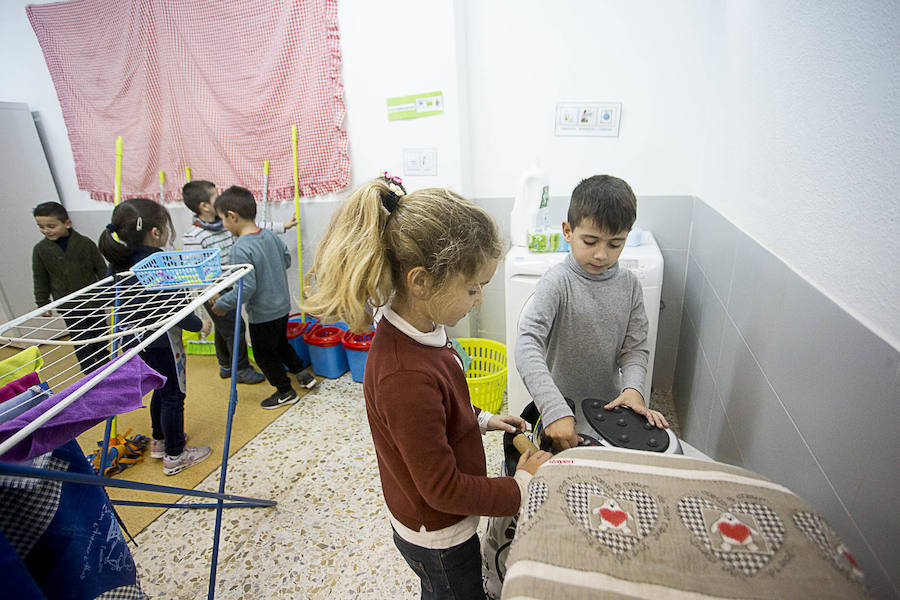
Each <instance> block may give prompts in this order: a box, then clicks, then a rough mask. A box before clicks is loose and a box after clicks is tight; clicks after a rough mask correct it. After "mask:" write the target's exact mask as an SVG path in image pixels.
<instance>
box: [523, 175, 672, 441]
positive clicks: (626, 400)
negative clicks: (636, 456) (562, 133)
mask: <svg viewBox="0 0 900 600" xmlns="http://www.w3.org/2000/svg"><path fill="white" fill-rule="evenodd" d="M636 218H637V199H636V198H635V196H634V192H632V191H631V187H630V186H629V185H628V184H627V183H626V182H625V181H623V180H621V179H619V178H617V177H611V176H609V175H595V176H593V177H589V178H588V179H585V180H584V181H582V182H581V183H579V184H578V186H577V187H576V188H575V190H574V191H573V192H572V200H571V202H570V203H569V212H568V215H567V219H568V220H567V221H564V222H563V224H562V226H563V235H564V236H565V239H566V241H567V242H569V244H570V245H571V253H570V254H569V255H568V256H566V258H565V260H564V261H563V262H561V263H559V264H557V265H554V266H553V267H551V268H550V269H549V270H548V271H547V272H546V273H545V274H544V276H543V277H542V278H541V280H540V281H539V282H538V284H537V288H536V290H535V293H534V298H533V300H532V302H531V304H529V305H528V307H527V308H526V309H525V312H524V313H523V315H522V318H521V320H520V321H519V332H518V340H517V342H516V348H515V360H516V368H517V369H518V370H519V373H520V374H521V375H522V379H523V381H524V382H525V387H526V388H527V389H528V393H529V394H530V395H531V397H532V398H533V399H534V403H535V405H536V406H537V408H538V410H539V411H540V412H541V419H542V421H543V423H544V428H545V429H544V431H545V433H546V435H548V436H549V437H550V438H551V439H552V440H553V446H554V449H555V450H564V449H566V448H571V447H574V446H577V445H578V443H579V441H580V438H579V436H578V433H577V431H583V432H584V433H587V430H586V429H582V428H580V427H578V425H582V426H584V427H590V426H589V425H587V424H586V421H585V419H584V414H583V413H582V411H581V401H582V400H583V399H585V398H600V399H603V400H607V401H608V402H607V404H606V405H605V406H604V408H606V409H607V410H612V409H613V408H615V407H616V406H627V407H629V408H631V409H632V410H633V411H634V412H636V413H638V414H640V415H644V416H646V417H647V420H648V421H649V422H650V423H651V424H653V425H655V426H656V427H668V423H667V422H666V419H665V418H664V417H663V416H662V414H661V413H659V412H658V411H655V410H650V409H648V408H647V402H646V401H645V399H646V398H647V397H648V395H649V393H650V390H645V389H644V378H645V376H646V374H647V362H648V359H649V355H650V351H649V345H648V343H647V327H648V325H647V315H646V313H645V311H644V300H643V293H642V291H641V284H640V282H639V281H638V279H637V277H636V276H635V275H634V274H633V273H632V272H631V271H629V270H628V269H624V268H620V267H619V264H618V260H619V255H620V254H621V253H622V250H623V248H624V247H625V239H626V238H627V237H628V232H629V231H631V227H632V225H634V221H635V219H636ZM566 398H569V399H571V400H573V401H574V403H575V411H574V413H573V410H572V409H571V408H570V406H569V404H568V403H567V402H566V400H565V399H566ZM576 421H577V423H576Z"/></svg>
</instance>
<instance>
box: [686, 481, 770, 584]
mask: <svg viewBox="0 0 900 600" xmlns="http://www.w3.org/2000/svg"><path fill="white" fill-rule="evenodd" d="M678 515H679V516H680V517H681V521H682V522H683V523H684V526H685V527H687V529H688V530H689V531H690V532H691V533H692V534H694V536H695V537H696V538H697V539H698V540H699V541H700V543H701V544H702V545H703V547H704V548H705V549H706V550H707V551H708V553H709V554H711V555H712V556H714V557H715V558H716V559H717V560H718V561H719V562H720V563H721V564H723V565H724V566H725V567H726V568H728V569H729V570H731V571H736V572H738V573H742V574H744V575H748V576H750V575H755V574H756V573H758V572H759V570H760V569H762V568H763V567H764V566H766V565H767V564H768V563H769V561H770V560H771V559H772V557H773V556H774V555H775V553H776V552H777V551H778V549H779V548H781V546H782V544H783V543H784V534H785V530H784V523H783V522H782V521H781V519H780V518H779V517H778V515H777V514H775V511H773V510H772V509H771V508H769V507H768V506H765V505H763V504H758V503H755V502H738V503H736V504H733V505H731V506H727V507H721V506H717V505H716V504H714V503H713V502H711V501H710V500H707V499H706V498H698V497H694V496H685V497H683V498H681V499H680V500H679V501H678Z"/></svg>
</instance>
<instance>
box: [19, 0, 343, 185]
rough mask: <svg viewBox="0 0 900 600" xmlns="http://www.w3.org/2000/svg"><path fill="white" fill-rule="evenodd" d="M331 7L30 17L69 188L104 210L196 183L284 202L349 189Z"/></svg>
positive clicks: (256, 1) (315, 2)
mask: <svg viewBox="0 0 900 600" xmlns="http://www.w3.org/2000/svg"><path fill="white" fill-rule="evenodd" d="M337 6H338V2H337V0H302V1H301V0H242V1H241V2H206V1H204V0H154V1H153V2H145V1H142V0H122V1H121V2H108V1H106V0H71V1H69V2H56V3H52V4H39V5H30V6H28V7H27V8H26V12H27V14H28V18H29V20H30V21H31V26H32V28H33V29H34V32H35V34H36V35H37V39H38V42H39V43H40V45H41V49H42V50H43V52H44V58H45V60H46V62H47V66H48V68H49V70H50V76H51V77H52V79H53V83H54V85H55V86H56V92H57V95H58V96H59V102H60V105H61V107H62V112H63V117H64V119H65V122H66V127H67V129H68V133H69V140H70V142H71V144H72V153H73V155H74V159H75V171H76V174H77V177H78V185H79V187H80V188H81V189H84V190H88V191H90V193H91V197H92V198H94V199H97V200H106V201H112V200H113V194H114V191H113V190H114V177H115V173H114V171H115V169H114V167H115V140H116V136H122V138H123V140H124V153H123V154H124V157H123V161H122V191H123V196H124V197H126V198H127V197H135V196H144V197H150V198H159V197H160V187H159V179H158V174H159V171H165V172H166V175H167V176H166V191H165V195H164V200H165V201H180V198H181V187H182V186H183V185H184V183H185V175H184V167H185V166H189V167H190V168H191V175H192V177H193V178H194V179H208V180H211V181H215V182H216V183H217V184H219V185H221V186H229V185H241V186H244V187H246V188H248V189H250V190H251V191H252V192H253V193H254V195H256V196H257V197H258V198H259V199H261V198H262V186H263V162H264V161H265V160H269V161H270V171H269V195H268V198H269V200H271V201H280V200H287V199H290V198H293V193H294V192H293V159H292V149H291V124H296V125H297V128H298V164H299V170H300V173H299V180H300V194H301V195H303V196H310V195H315V194H324V193H328V192H334V191H337V190H340V189H343V188H344V187H346V186H347V185H348V183H349V180H350V160H349V156H348V149H347V148H348V146H347V134H346V131H345V130H344V127H343V120H344V113H345V108H344V99H343V96H344V92H343V83H342V81H341V54H340V36H339V32H338V24H337Z"/></svg>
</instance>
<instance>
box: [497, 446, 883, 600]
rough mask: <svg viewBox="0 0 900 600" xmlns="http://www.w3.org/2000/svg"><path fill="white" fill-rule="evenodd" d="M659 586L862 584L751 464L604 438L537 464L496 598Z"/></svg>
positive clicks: (726, 590) (801, 508)
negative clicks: (625, 445) (615, 444)
mask: <svg viewBox="0 0 900 600" xmlns="http://www.w3.org/2000/svg"><path fill="white" fill-rule="evenodd" d="M693 594H700V596H693ZM670 596H671V597H717V598H760V599H763V598H766V599H768V598H819V599H823V598H835V599H837V598H840V599H849V598H866V597H868V594H867V592H866V589H865V586H864V584H863V574H862V572H861V571H860V569H859V567H858V566H857V564H856V561H855V560H854V559H853V556H852V555H851V554H850V552H849V550H848V549H847V548H846V547H845V546H844V544H843V543H842V542H841V540H840V539H839V538H838V537H837V535H836V534H835V532H834V531H833V530H832V529H831V527H829V525H828V524H827V523H826V522H825V520H824V519H823V518H822V517H820V516H819V515H818V514H816V512H815V511H814V510H813V509H812V508H811V507H810V506H809V505H808V504H807V503H806V502H804V501H803V500H801V499H800V498H798V497H797V496H796V495H794V494H793V493H792V492H791V491H790V490H788V489H787V488H784V487H782V486H780V485H778V484H775V483H773V482H771V481H769V480H767V479H765V478H763V477H761V476H759V475H757V474H755V473H753V472H751V471H747V470H745V469H741V468H739V467H732V466H730V465H725V464H721V463H715V462H708V461H703V460H695V459H691V458H686V457H683V456H673V455H658V454H650V453H644V452H634V451H628V450H619V449H609V448H575V449H571V450H566V451H565V452H562V453H560V454H558V455H557V456H555V457H554V458H553V459H551V460H550V461H548V462H547V463H546V464H545V465H543V466H542V467H541V469H540V470H539V471H538V473H537V475H536V476H535V477H534V479H532V481H531V483H530V484H529V488H528V499H527V502H526V504H525V506H524V507H523V509H522V512H521V513H520V519H519V525H518V531H517V532H516V537H515V541H514V542H513V544H512V547H511V550H510V554H509V558H508V560H507V572H506V579H505V581H504V584H503V594H502V597H503V598H505V599H510V598H546V599H551V598H626V597H627V598H648V597H670Z"/></svg>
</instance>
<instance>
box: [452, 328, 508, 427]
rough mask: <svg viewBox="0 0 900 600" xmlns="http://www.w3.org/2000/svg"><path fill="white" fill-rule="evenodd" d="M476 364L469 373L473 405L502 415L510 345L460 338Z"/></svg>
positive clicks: (473, 363)
mask: <svg viewBox="0 0 900 600" xmlns="http://www.w3.org/2000/svg"><path fill="white" fill-rule="evenodd" d="M457 341H458V342H459V345H460V346H462V347H463V350H465V351H466V354H468V355H469V358H471V359H472V362H471V363H470V364H469V369H468V370H467V371H466V383H467V384H468V385H469V397H470V398H471V399H472V404H474V405H475V406H477V407H478V408H481V409H483V410H486V411H488V412H492V413H494V414H496V413H498V412H500V405H501V404H503V390H505V389H506V346H505V345H504V344H501V343H500V342H495V341H494V340H487V339H484V338H459V339H458V340H457Z"/></svg>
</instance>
